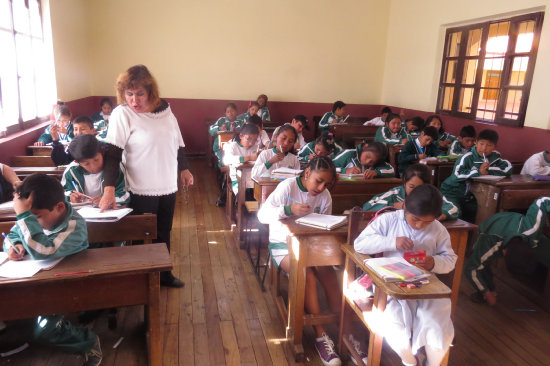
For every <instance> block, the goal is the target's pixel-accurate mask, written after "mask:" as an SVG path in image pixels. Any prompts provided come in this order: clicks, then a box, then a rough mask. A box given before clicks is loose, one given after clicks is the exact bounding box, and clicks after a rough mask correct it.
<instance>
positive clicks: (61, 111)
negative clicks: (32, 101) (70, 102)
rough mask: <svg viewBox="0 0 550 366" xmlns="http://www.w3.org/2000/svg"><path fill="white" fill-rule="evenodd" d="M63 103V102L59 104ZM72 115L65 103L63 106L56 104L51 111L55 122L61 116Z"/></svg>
mask: <svg viewBox="0 0 550 366" xmlns="http://www.w3.org/2000/svg"><path fill="white" fill-rule="evenodd" d="M61 103H63V102H61ZM71 115H72V113H71V110H70V109H69V107H67V105H66V104H65V103H63V104H59V103H58V104H57V105H56V106H55V108H54V110H53V116H54V117H55V120H56V121H57V120H58V119H59V117H61V116H67V117H71Z"/></svg>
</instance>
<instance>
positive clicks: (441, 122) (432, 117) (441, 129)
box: [426, 114, 445, 134]
mask: <svg viewBox="0 0 550 366" xmlns="http://www.w3.org/2000/svg"><path fill="white" fill-rule="evenodd" d="M434 119H438V120H439V122H440V124H441V127H440V128H439V131H437V132H438V133H439V134H442V133H445V127H443V120H442V119H441V117H440V116H439V115H437V114H432V115H431V116H428V118H426V126H429V125H430V122H431V121H433V120H434Z"/></svg>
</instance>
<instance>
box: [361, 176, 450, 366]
mask: <svg viewBox="0 0 550 366" xmlns="http://www.w3.org/2000/svg"><path fill="white" fill-rule="evenodd" d="M442 202H443V200H442V198H441V193H439V191H438V190H437V188H435V187H434V186H432V185H429V184H423V185H420V186H418V187H416V188H415V189H413V191H412V192H411V193H410V194H409V195H407V198H406V199H405V204H404V210H398V211H394V212H389V213H386V214H383V215H380V216H379V217H377V218H376V219H375V220H374V221H373V222H372V223H370V225H369V226H367V227H366V228H365V230H364V231H363V232H362V233H361V234H360V235H359V236H358V237H357V239H355V242H354V248H355V250H356V251H357V252H359V253H363V254H369V255H373V254H377V253H383V255H384V257H403V254H404V252H406V251H411V250H425V251H426V259H425V260H424V261H418V262H416V265H417V266H418V267H421V268H424V269H425V270H427V271H431V272H433V273H448V272H450V271H452V270H453V269H454V267H455V262H456V260H457V256H456V254H455V253H454V251H453V248H452V246H451V239H450V237H449V233H448V232H447V230H446V229H445V227H444V226H443V225H442V224H441V223H440V222H438V221H437V218H438V217H439V216H441V206H442ZM380 315H381V317H382V319H381V323H380V324H383V326H382V327H380V331H381V333H382V335H383V336H384V339H385V341H387V342H388V344H389V345H390V347H391V348H392V349H393V350H394V351H395V352H396V353H397V354H398V355H399V357H401V361H402V363H403V365H411V366H412V365H423V364H422V363H420V361H419V360H418V358H417V356H416V355H417V352H418V350H419V349H420V348H421V347H424V348H425V350H426V354H427V357H428V359H427V361H428V362H427V364H428V365H439V364H440V363H441V360H442V359H443V357H444V356H445V354H446V353H447V350H448V349H449V346H450V344H451V341H452V340H453V337H454V327H453V322H452V320H451V299H449V298H445V299H434V300H396V299H394V298H391V297H390V298H388V303H387V305H386V309H385V311H384V312H383V313H382V314H380Z"/></svg>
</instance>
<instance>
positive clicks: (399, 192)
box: [363, 164, 458, 221]
mask: <svg viewBox="0 0 550 366" xmlns="http://www.w3.org/2000/svg"><path fill="white" fill-rule="evenodd" d="M402 178H403V185H402V186H399V187H395V188H393V189H390V190H389V191H387V192H385V193H380V194H379V195H376V196H374V197H373V198H372V199H371V200H370V201H368V202H366V203H365V204H364V205H363V210H364V211H378V210H381V209H382V208H384V207H388V206H391V207H395V208H396V209H398V210H402V209H403V205H404V202H405V198H406V197H407V195H408V194H410V193H411V192H412V190H413V189H415V188H416V187H418V186H421V185H422V184H429V183H430V169H428V167H427V166H426V165H424V164H413V165H411V166H409V167H408V168H407V170H405V173H404V174H403V176H402ZM442 198H443V206H442V212H443V213H442V214H441V216H439V217H438V218H437V219H438V220H439V221H443V220H453V219H457V218H458V208H457V207H456V206H455V205H453V203H452V202H451V201H449V200H447V199H446V198H445V196H442Z"/></svg>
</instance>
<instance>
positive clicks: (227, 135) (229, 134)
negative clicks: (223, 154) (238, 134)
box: [217, 131, 235, 151]
mask: <svg viewBox="0 0 550 366" xmlns="http://www.w3.org/2000/svg"><path fill="white" fill-rule="evenodd" d="M217 135H218V146H219V147H220V150H222V151H223V145H225V144H226V143H228V142H229V141H230V140H231V139H232V138H233V136H235V131H218V132H217Z"/></svg>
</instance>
